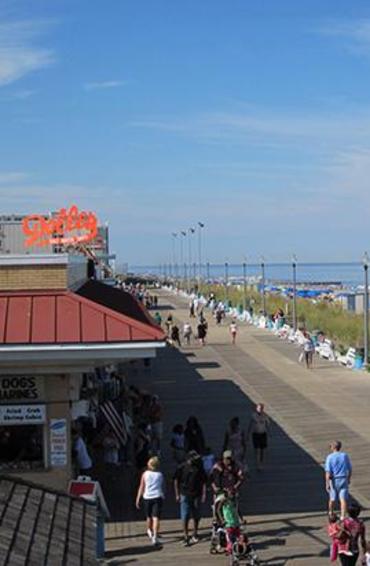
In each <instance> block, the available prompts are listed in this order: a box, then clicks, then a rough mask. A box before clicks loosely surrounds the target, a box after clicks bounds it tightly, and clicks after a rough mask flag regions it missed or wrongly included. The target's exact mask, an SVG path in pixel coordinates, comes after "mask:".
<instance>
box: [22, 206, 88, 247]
mask: <svg viewBox="0 0 370 566" xmlns="http://www.w3.org/2000/svg"><path fill="white" fill-rule="evenodd" d="M22 230H23V234H24V235H25V236H26V239H25V241H24V245H25V247H30V246H39V247H43V246H47V245H50V244H54V245H61V244H64V245H66V244H67V245H69V244H72V245H73V244H77V243H80V242H89V241H90V240H93V239H94V238H95V237H96V236H97V234H98V219H97V217H96V215H95V214H94V213H93V212H84V211H79V210H78V208H77V206H76V205H72V206H71V208H70V209H66V208H61V209H60V210H59V212H58V213H57V214H56V215H55V216H53V217H52V218H45V217H44V216H42V215H40V214H30V215H29V216H27V217H26V218H24V219H23V222H22Z"/></svg>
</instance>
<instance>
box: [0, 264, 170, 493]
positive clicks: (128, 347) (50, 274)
mask: <svg viewBox="0 0 370 566" xmlns="http://www.w3.org/2000/svg"><path fill="white" fill-rule="evenodd" d="M165 343H166V342H165V335H164V333H163V331H162V330H161V329H160V328H159V327H158V326H157V325H156V324H155V323H154V321H153V319H152V318H151V316H150V315H149V314H148V312H147V311H146V310H145V309H144V308H143V307H142V306H141V304H139V303H138V301H137V300H136V299H135V298H134V297H133V296H132V295H131V294H129V293H126V292H124V291H122V290H120V289H115V288H111V287H109V286H107V285H105V284H104V283H101V282H98V281H92V280H88V279H87V261H86V258H84V257H82V256H73V255H68V254H55V255H41V254H40V255H35V256H30V255H28V256H26V255H25V256H6V255H5V256H0V446H1V447H2V450H1V451H0V452H1V453H0V471H1V472H6V473H9V472H13V473H14V474H16V475H18V476H21V477H25V478H26V479H27V480H30V481H37V482H39V483H42V484H43V485H48V486H50V487H53V488H63V489H64V488H66V486H67V484H68V481H69V479H70V478H71V475H72V462H71V451H72V450H71V425H72V412H71V408H72V407H73V406H74V405H75V404H78V403H80V401H81V397H80V396H81V389H82V383H83V381H84V376H86V374H87V373H89V372H90V374H91V373H92V372H94V371H95V370H96V368H104V366H106V365H108V364H112V363H122V362H127V361H130V360H137V359H148V358H153V357H154V356H155V355H156V350H157V349H158V348H162V347H164V346H165ZM15 445H17V446H20V447H21V448H20V450H18V452H17V450H16V448H15ZM22 446H23V447H25V448H22ZM22 464H23V465H22Z"/></svg>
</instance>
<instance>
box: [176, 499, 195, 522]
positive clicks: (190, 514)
mask: <svg viewBox="0 0 370 566" xmlns="http://www.w3.org/2000/svg"><path fill="white" fill-rule="evenodd" d="M180 516H181V520H182V521H188V520H189V519H194V520H195V521H199V520H200V497H190V496H189V495H180Z"/></svg>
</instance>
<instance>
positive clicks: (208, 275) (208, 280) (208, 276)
mask: <svg viewBox="0 0 370 566" xmlns="http://www.w3.org/2000/svg"><path fill="white" fill-rule="evenodd" d="M210 279H211V277H210V269H209V261H207V283H209V282H210Z"/></svg>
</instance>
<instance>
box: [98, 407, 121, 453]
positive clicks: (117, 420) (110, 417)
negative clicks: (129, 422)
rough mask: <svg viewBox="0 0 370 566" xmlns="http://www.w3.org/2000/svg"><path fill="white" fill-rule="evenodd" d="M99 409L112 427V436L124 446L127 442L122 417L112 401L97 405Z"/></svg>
mask: <svg viewBox="0 0 370 566" xmlns="http://www.w3.org/2000/svg"><path fill="white" fill-rule="evenodd" d="M99 409H100V411H101V413H102V415H103V417H104V418H105V420H106V421H107V423H108V424H109V426H110V427H111V429H112V432H113V434H114V436H115V437H116V438H117V440H118V442H119V443H120V444H121V445H122V446H125V444H126V442H127V436H128V434H127V430H126V426H125V423H124V420H123V417H122V416H121V415H120V414H119V412H118V411H117V409H116V407H115V406H114V404H113V403H112V401H106V402H105V403H102V404H101V405H99Z"/></svg>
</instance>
